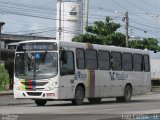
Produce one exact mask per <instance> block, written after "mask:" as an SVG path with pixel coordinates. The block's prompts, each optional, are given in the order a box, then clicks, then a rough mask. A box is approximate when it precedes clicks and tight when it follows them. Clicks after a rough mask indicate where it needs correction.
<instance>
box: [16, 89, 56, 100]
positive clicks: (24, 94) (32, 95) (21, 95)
mask: <svg viewBox="0 0 160 120" xmlns="http://www.w3.org/2000/svg"><path fill="white" fill-rule="evenodd" d="M57 91H58V89H54V90H52V91H19V90H16V89H14V98H15V99H47V100H48V99H50V100H54V99H55V100H56V99H59V94H58V92H57Z"/></svg>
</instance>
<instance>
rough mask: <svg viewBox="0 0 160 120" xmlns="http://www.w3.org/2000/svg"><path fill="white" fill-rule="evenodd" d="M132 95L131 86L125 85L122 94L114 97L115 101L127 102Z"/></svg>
mask: <svg viewBox="0 0 160 120" xmlns="http://www.w3.org/2000/svg"><path fill="white" fill-rule="evenodd" d="M131 97H132V88H131V86H130V85H127V86H126V87H125V89H124V96H122V97H116V100H117V102H129V101H130V100H131Z"/></svg>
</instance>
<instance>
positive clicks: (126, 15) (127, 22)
mask: <svg viewBox="0 0 160 120" xmlns="http://www.w3.org/2000/svg"><path fill="white" fill-rule="evenodd" d="M125 22H126V26H125V29H126V47H128V26H129V18H128V12H126V14H125Z"/></svg>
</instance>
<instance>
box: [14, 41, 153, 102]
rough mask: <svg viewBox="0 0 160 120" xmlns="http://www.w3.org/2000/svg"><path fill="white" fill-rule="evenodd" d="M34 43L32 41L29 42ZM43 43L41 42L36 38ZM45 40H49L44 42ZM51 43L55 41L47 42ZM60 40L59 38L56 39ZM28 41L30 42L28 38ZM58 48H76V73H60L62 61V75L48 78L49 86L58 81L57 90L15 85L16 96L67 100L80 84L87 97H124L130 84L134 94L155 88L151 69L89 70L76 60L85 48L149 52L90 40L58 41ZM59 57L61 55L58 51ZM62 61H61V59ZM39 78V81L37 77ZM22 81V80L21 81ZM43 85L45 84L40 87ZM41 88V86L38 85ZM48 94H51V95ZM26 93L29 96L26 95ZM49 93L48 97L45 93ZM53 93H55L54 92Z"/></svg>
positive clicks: (137, 52) (69, 49)
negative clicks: (77, 50) (94, 42)
mask: <svg viewBox="0 0 160 120" xmlns="http://www.w3.org/2000/svg"><path fill="white" fill-rule="evenodd" d="M28 42H30V41H28ZM32 42H40V41H32ZM41 42H45V40H44V41H43V40H42V41H41ZM46 42H51V41H46ZM54 42H57V41H54ZM24 43H25V42H24ZM26 43H27V41H26ZM57 45H58V51H59V50H60V48H63V49H65V51H72V52H73V54H74V66H75V72H74V74H71V75H60V64H61V63H60V62H58V74H57V76H56V77H54V78H50V80H49V79H48V80H47V81H48V83H47V84H46V85H45V86H43V88H44V89H46V88H47V87H48V86H49V85H50V84H52V83H55V82H56V84H57V85H56V86H54V85H53V86H54V89H53V90H50V91H49V90H48V91H46V90H42V91H21V90H17V89H16V85H14V97H15V98H29V99H53V100H58V99H59V100H64V99H68V100H70V99H74V97H75V90H76V87H77V86H78V85H79V84H83V85H84V87H85V88H84V91H85V97H86V98H94V97H101V98H103V97H104V98H105V97H118V96H123V94H124V89H125V86H126V85H127V84H130V85H131V86H132V95H137V94H143V93H147V92H149V91H150V89H151V82H150V80H151V79H150V77H151V75H150V72H144V71H140V72H138V71H124V70H121V71H115V70H112V69H111V70H99V69H97V70H87V69H86V68H85V69H78V68H77V59H76V48H82V49H84V50H87V49H93V50H96V51H97V52H98V51H99V50H105V51H109V52H110V53H111V52H113V51H116V52H120V53H126V52H127V53H131V54H135V53H136V54H142V55H144V54H145V55H149V53H148V51H144V50H137V49H130V48H121V47H115V46H104V45H94V44H93V45H90V44H86V43H75V42H66V41H59V42H57ZM58 59H60V56H59V54H58ZM58 61H60V60H58ZM17 81H19V79H17V78H16V77H15V78H14V83H15V84H17ZM37 81H38V80H37ZM19 84H20V83H19ZM40 87H41V86H40ZM37 88H38V87H37ZM27 92H33V93H34V92H37V93H38V92H42V94H41V95H39V96H34V95H33V96H28V95H27ZM47 93H48V96H47ZM51 93H54V96H49V95H50V94H51ZM23 94H25V95H26V96H24V95H23ZM43 94H45V97H44V96H43ZM51 95H53V94H51Z"/></svg>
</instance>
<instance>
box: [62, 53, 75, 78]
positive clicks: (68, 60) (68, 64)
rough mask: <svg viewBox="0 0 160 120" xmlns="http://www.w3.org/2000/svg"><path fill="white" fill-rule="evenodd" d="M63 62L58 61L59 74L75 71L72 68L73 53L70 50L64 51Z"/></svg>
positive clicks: (71, 73)
mask: <svg viewBox="0 0 160 120" xmlns="http://www.w3.org/2000/svg"><path fill="white" fill-rule="evenodd" d="M64 59H65V62H64V60H61V61H60V75H62V76H63V75H73V74H74V73H75V68H74V54H73V52H71V51H65V57H64Z"/></svg>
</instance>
